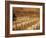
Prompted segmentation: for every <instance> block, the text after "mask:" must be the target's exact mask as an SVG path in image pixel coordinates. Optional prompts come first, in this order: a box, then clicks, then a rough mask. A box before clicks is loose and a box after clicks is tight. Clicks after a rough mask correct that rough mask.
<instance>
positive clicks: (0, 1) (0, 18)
mask: <svg viewBox="0 0 46 38" xmlns="http://www.w3.org/2000/svg"><path fill="white" fill-rule="evenodd" d="M21 1H29V2H31V1H32V2H44V3H45V1H46V0H21ZM45 6H46V4H45ZM45 9H46V8H45ZM45 14H46V13H45ZM45 16H46V15H45ZM45 19H46V18H45ZM45 21H46V20H45ZM45 25H46V24H45ZM45 27H46V26H45ZM45 32H46V28H45ZM4 36H5V0H0V38H5V37H4ZM14 38H15V37H14ZM16 38H46V35H40V36H26V37H16Z"/></svg>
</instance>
